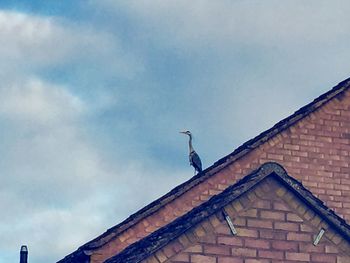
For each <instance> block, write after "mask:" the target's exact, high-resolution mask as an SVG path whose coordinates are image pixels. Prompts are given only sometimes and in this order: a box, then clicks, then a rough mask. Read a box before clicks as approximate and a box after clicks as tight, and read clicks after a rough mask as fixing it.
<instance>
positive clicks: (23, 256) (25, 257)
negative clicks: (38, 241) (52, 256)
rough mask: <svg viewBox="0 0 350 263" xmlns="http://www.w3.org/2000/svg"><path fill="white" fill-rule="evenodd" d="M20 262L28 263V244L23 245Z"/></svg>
mask: <svg viewBox="0 0 350 263" xmlns="http://www.w3.org/2000/svg"><path fill="white" fill-rule="evenodd" d="M19 263H28V248H27V246H22V247H21V252H20V260H19Z"/></svg>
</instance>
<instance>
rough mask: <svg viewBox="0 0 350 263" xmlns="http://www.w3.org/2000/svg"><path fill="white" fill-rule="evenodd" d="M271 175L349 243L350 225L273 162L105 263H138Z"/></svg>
mask: <svg viewBox="0 0 350 263" xmlns="http://www.w3.org/2000/svg"><path fill="white" fill-rule="evenodd" d="M269 176H273V177H274V178H276V179H278V181H280V182H281V183H282V184H283V185H284V186H286V187H287V188H288V189H289V190H290V191H292V192H293V193H294V194H296V195H297V196H298V197H299V198H300V199H302V201H303V202H305V203H306V205H307V206H309V208H310V209H312V210H314V212H315V213H316V214H318V215H319V216H320V217H322V218H323V219H324V220H325V221H327V223H329V224H330V225H331V226H332V227H334V228H335V229H336V230H338V231H339V233H340V234H341V235H342V236H343V237H344V238H345V239H346V240H348V241H349V242H350V226H349V225H348V224H347V223H346V222H345V221H344V220H343V219H342V218H340V217H339V216H337V215H336V214H335V213H334V212H333V211H332V210H330V209H329V208H328V207H327V206H325V205H324V204H323V202H322V201H321V200H320V199H318V198H317V197H315V196H314V195H313V194H312V193H311V192H310V191H308V190H307V189H306V188H304V186H303V185H302V183H300V182H299V181H297V180H295V179H294V178H293V177H291V176H289V175H288V174H287V172H286V171H285V170H284V168H283V167H282V166H280V165H279V164H277V163H272V162H270V163H265V164H264V165H262V166H261V167H260V168H259V169H257V170H256V171H254V172H252V173H251V174H249V175H247V176H245V177H244V178H242V179H241V180H239V181H238V182H237V183H236V184H234V185H232V186H230V187H228V188H227V189H226V190H225V191H223V192H222V193H220V194H218V195H216V196H213V197H212V198H211V199H209V200H208V201H207V202H205V203H203V204H202V205H200V206H198V207H196V208H194V209H193V210H191V211H190V212H188V213H187V214H185V215H183V216H181V217H179V218H177V219H176V220H174V221H173V222H171V223H169V224H168V225H166V226H164V227H163V228H161V229H159V230H157V231H155V232H154V233H152V234H151V235H149V236H147V237H145V238H143V239H142V240H140V241H138V242H136V243H134V244H132V245H130V246H129V247H127V248H126V249H124V250H123V251H122V252H120V253H119V254H117V255H116V256H114V257H112V258H110V259H108V260H106V261H105V263H123V262H133V263H138V262H140V261H142V260H144V259H146V258H147V257H149V256H150V255H152V254H153V253H155V252H156V251H157V250H159V249H160V248H162V247H164V246H165V245H167V244H168V243H169V242H170V241H172V240H174V239H175V238H177V237H179V236H180V235H181V234H183V233H184V232H186V231H187V230H188V229H190V228H191V227H193V226H195V225H197V224H198V223H200V222H201V221H203V220H205V219H207V218H208V217H209V216H210V215H213V214H214V213H216V212H218V211H220V210H221V209H223V208H224V207H225V206H226V205H227V204H229V203H231V202H232V201H234V200H235V199H236V198H239V197H240V196H241V195H242V194H244V193H246V192H247V191H249V190H250V189H252V188H253V187H254V186H256V185H257V184H259V183H260V182H261V181H262V180H263V179H265V178H267V177H269Z"/></svg>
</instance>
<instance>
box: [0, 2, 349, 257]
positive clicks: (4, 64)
mask: <svg viewBox="0 0 350 263" xmlns="http://www.w3.org/2000/svg"><path fill="white" fill-rule="evenodd" d="M349 13H350V3H349V1H346V0H344V1H336V0H335V1H323V0H315V1H311V0H310V1H299V0H294V1H280V0H267V1H258V0H251V1H248V0H246V1H243V0H231V1H228V0H222V1H209V0H208V1H206V0H201V1H200V0H192V1H187V0H177V1H164V0H153V1H145V0H128V1H118V0H85V1H83V0H76V1H71V0H60V1H55V0H48V1H40V0H30V1H28V0H1V1H0V79H1V81H0V136H1V137H0V138H1V139H0V154H1V155H0V156H1V158H0V174H1V184H0V211H1V219H0V237H1V238H0V263H7V262H17V261H18V260H19V248H20V246H21V245H22V244H27V245H28V246H29V251H30V252H29V253H30V254H29V257H30V262H36V263H47V262H55V261H57V260H59V259H61V258H62V257H64V256H65V255H67V254H68V253H70V252H72V251H73V250H75V249H76V248H77V247H78V246H80V245H82V244H83V243H85V242H87V241H89V240H90V239H92V238H94V237H96V236H97V235H99V234H101V233H102V232H103V231H105V230H106V229H107V228H109V227H111V226H113V225H115V224H117V223H119V222H120V221H121V220H123V219H125V218H126V217H127V216H128V215H130V214H131V213H133V212H135V211H137V209H139V208H141V207H143V206H144V205H146V204H148V203H149V202H150V201H152V200H154V199H155V198H157V197H159V196H161V195H162V194H164V193H166V192H167V191H169V190H170V189H172V188H173V187H175V186H176V185H178V184H179V183H181V182H183V181H185V180H187V179H188V178H190V177H191V176H192V175H193V170H192V169H191V167H189V164H188V159H187V154H188V152H187V151H188V148H187V138H186V137H185V136H183V135H181V134H179V133H178V132H179V131H180V130H183V129H189V130H191V131H192V132H193V133H194V135H195V141H194V146H195V149H196V150H197V152H198V153H199V154H200V156H201V158H202V162H203V165H204V166H205V167H208V166H210V165H211V164H213V163H214V162H215V161H216V160H218V159H219V158H221V157H223V156H225V155H227V154H229V153H230V152H232V151H233V150H234V149H235V148H236V147H237V146H239V145H240V144H242V143H243V142H245V141H246V140H248V139H249V138H251V137H254V136H255V135H257V134H258V133H260V132H262V131H263V130H265V129H267V128H269V127H270V126H272V125H273V124H274V123H276V122H277V121H279V120H280V119H282V118H284V117H286V116H288V115H289V114H291V113H292V112H294V111H295V110H297V109H298V108H300V107H301V106H303V105H304V104H306V103H308V102H310V101H311V100H312V99H314V98H315V97H317V96H318V95H320V94H321V93H323V92H325V91H327V90H328V89H330V88H331V87H333V86H334V85H336V84H337V83H338V82H340V81H342V80H343V79H345V78H347V77H349V76H350V70H349V69H350V49H349V42H350V19H349Z"/></svg>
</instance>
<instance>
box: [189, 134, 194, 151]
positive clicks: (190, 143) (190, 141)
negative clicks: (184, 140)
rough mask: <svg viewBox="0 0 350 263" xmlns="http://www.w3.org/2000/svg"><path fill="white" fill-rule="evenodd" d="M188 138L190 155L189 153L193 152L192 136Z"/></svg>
mask: <svg viewBox="0 0 350 263" xmlns="http://www.w3.org/2000/svg"><path fill="white" fill-rule="evenodd" d="M189 136H190V139H189V140H188V148H189V150H190V153H191V152H194V149H193V146H192V136H191V135H189Z"/></svg>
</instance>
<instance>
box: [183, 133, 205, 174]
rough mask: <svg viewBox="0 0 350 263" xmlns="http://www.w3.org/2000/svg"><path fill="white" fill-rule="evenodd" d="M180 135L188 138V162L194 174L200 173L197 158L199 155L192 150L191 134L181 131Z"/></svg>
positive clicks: (200, 168) (200, 164) (200, 165)
mask: <svg viewBox="0 0 350 263" xmlns="http://www.w3.org/2000/svg"><path fill="white" fill-rule="evenodd" d="M180 133H183V134H187V135H188V137H189V140H188V147H189V152H190V153H189V161H190V165H192V166H193V167H194V173H195V174H196V172H197V173H200V172H201V171H202V162H201V159H200V158H199V155H198V154H197V153H196V151H195V150H194V149H193V146H192V133H191V132H190V131H181V132H180Z"/></svg>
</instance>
